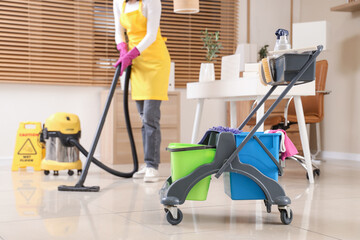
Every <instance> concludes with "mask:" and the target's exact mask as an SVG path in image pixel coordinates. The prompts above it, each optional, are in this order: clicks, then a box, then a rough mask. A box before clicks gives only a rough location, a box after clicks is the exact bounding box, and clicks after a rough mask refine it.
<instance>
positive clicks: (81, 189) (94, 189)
mask: <svg viewBox="0 0 360 240" xmlns="http://www.w3.org/2000/svg"><path fill="white" fill-rule="evenodd" d="M58 190H59V191H63V192H99V191H100V187H99V186H92V187H85V186H77V185H75V186H66V185H61V186H59V187H58Z"/></svg>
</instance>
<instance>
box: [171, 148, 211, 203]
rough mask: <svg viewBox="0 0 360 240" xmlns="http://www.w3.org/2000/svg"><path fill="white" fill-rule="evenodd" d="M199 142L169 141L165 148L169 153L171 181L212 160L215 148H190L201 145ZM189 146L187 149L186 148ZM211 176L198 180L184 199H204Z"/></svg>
mask: <svg viewBox="0 0 360 240" xmlns="http://www.w3.org/2000/svg"><path fill="white" fill-rule="evenodd" d="M203 146H205V145H200V144H186V143H170V144H169V146H168V148H167V150H169V151H170V152H171V153H170V155H171V179H172V181H173V182H175V181H176V180H178V179H180V178H183V177H185V176H187V175H189V174H190V173H192V172H193V171H194V170H195V169H196V168H198V167H200V166H201V165H204V164H207V163H211V162H212V161H214V157H215V152H216V149H215V148H203V149H198V150H190V149H191V148H194V147H200V148H201V147H203ZM187 148H189V150H187ZM210 179H211V176H207V177H205V178H203V179H202V180H200V181H199V182H198V183H197V184H196V185H195V186H194V187H193V188H192V189H191V190H190V192H189V194H188V195H187V197H186V200H195V201H205V200H206V197H207V193H208V191H209V186H210Z"/></svg>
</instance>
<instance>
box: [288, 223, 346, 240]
mask: <svg viewBox="0 0 360 240" xmlns="http://www.w3.org/2000/svg"><path fill="white" fill-rule="evenodd" d="M291 227H293V228H298V229H302V230H304V231H307V232H311V233H315V234H319V235H321V236H325V237H328V238H332V239H336V240H342V239H341V238H337V237H334V236H329V235H326V234H324V233H320V232H316V231H313V230H310V229H306V228H303V227H298V226H294V225H292V226H291Z"/></svg>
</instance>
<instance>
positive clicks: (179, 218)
mask: <svg viewBox="0 0 360 240" xmlns="http://www.w3.org/2000/svg"><path fill="white" fill-rule="evenodd" d="M182 219H183V214H182V212H181V210H180V209H178V210H177V218H176V219H175V218H174V217H173V216H172V214H171V212H170V211H168V212H167V213H166V220H167V221H168V222H169V223H170V224H171V225H178V224H179V223H180V222H181V221H182Z"/></svg>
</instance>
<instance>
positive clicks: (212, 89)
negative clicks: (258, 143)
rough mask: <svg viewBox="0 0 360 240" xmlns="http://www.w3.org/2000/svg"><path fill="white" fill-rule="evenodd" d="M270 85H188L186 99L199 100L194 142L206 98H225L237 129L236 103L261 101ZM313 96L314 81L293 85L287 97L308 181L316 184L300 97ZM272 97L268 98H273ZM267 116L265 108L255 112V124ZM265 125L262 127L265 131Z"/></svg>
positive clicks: (276, 93) (254, 82)
mask: <svg viewBox="0 0 360 240" xmlns="http://www.w3.org/2000/svg"><path fill="white" fill-rule="evenodd" d="M284 88H285V87H284V86H279V87H277V89H276V90H275V91H274V92H273V94H272V95H271V96H270V98H277V97H278V96H279V95H280V93H281V92H282V91H283V89H284ZM269 89H270V86H264V85H262V84H261V83H260V82H259V80H258V79H253V78H246V79H245V78H240V79H238V80H234V81H226V80H219V81H212V82H195V83H188V84H187V98H188V99H197V100H198V102H197V106H196V114H195V120H194V126H193V132H192V139H191V142H192V143H195V142H196V139H197V137H198V129H199V126H200V121H201V115H202V110H203V106H204V100H205V99H224V101H230V120H231V121H230V122H231V127H233V128H236V127H237V119H236V103H235V102H236V101H243V100H255V99H257V100H260V99H261V98H262V97H263V96H264V95H265V94H266V92H267V91H268V90H269ZM310 95H311V96H314V95H315V81H312V82H310V83H307V84H302V85H299V86H294V87H293V88H292V89H291V90H290V91H289V93H288V94H287V95H286V97H287V98H289V97H291V96H293V97H294V103H295V110H296V116H297V120H298V125H299V133H300V139H301V144H302V147H303V152H304V158H305V163H306V167H307V172H308V175H309V182H310V183H314V177H313V170H312V165H311V156H310V147H309V139H308V135H307V130H306V125H305V118H304V111H303V107H302V103H301V96H310ZM270 98H269V99H270ZM263 115H264V106H262V107H261V108H260V109H259V110H258V111H257V113H256V122H258V121H259V120H260V119H261V117H262V116H263ZM263 130H264V126H263V125H262V126H261V127H260V128H259V131H263Z"/></svg>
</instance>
